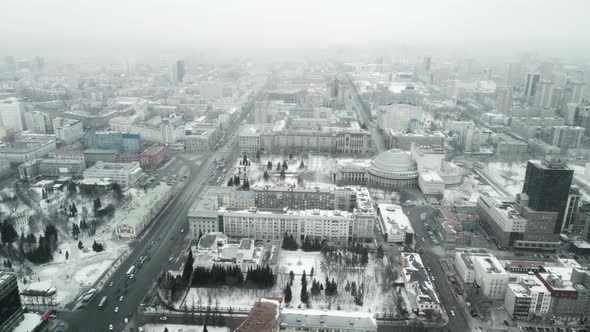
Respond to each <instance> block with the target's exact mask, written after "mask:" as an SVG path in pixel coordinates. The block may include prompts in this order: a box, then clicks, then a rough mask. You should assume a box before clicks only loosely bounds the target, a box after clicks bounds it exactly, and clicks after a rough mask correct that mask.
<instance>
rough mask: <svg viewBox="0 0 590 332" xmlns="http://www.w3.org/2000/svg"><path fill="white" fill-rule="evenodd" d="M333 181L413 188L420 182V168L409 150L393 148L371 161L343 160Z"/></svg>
mask: <svg viewBox="0 0 590 332" xmlns="http://www.w3.org/2000/svg"><path fill="white" fill-rule="evenodd" d="M332 181H333V182H335V183H346V184H358V185H368V186H374V187H384V188H413V187H416V186H417V184H418V168H417V166H416V162H415V161H414V158H412V156H411V155H410V154H409V153H408V152H405V151H402V150H399V149H392V150H388V151H385V152H382V153H380V154H379V155H377V156H376V157H374V158H373V159H371V160H370V161H368V160H367V161H360V160H356V161H350V160H346V161H343V162H342V163H341V164H339V165H338V169H337V171H336V172H335V173H333V174H332Z"/></svg>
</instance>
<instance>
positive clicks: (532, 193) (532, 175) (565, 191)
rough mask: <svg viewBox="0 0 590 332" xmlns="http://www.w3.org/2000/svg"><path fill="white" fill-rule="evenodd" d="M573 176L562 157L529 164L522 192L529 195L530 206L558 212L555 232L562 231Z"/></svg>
mask: <svg viewBox="0 0 590 332" xmlns="http://www.w3.org/2000/svg"><path fill="white" fill-rule="evenodd" d="M573 176H574V171H573V170H571V169H567V168H566V165H565V162H563V161H562V160H560V159H551V158H549V157H547V158H546V159H545V160H543V161H529V162H528V164H527V168H526V174H525V178H524V184H523V186H522V192H523V193H525V194H527V195H528V198H529V203H528V205H529V207H530V208H532V209H534V210H537V211H550V212H557V221H556V223H555V229H554V233H559V232H560V231H561V225H562V223H563V217H564V214H565V210H566V205H567V202H568V197H569V194H570V188H571V186H572V178H573Z"/></svg>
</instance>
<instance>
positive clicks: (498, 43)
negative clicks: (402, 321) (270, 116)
mask: <svg viewBox="0 0 590 332" xmlns="http://www.w3.org/2000/svg"><path fill="white" fill-rule="evenodd" d="M5 8H10V10H9V13H10V15H8V16H7V17H5V18H4V19H3V20H2V21H0V40H1V41H2V43H3V45H4V47H3V48H4V49H10V50H12V51H11V53H12V54H20V55H22V56H30V55H34V54H42V55H45V54H50V55H57V56H61V55H76V54H97V55H100V54H111V55H112V54H113V50H116V52H119V53H121V55H127V54H134V53H141V52H144V51H145V50H150V51H161V50H167V49H173V50H186V51H195V50H196V51H198V50H204V49H225V50H233V51H235V50H238V51H239V50H242V51H244V52H245V53H249V52H250V51H252V52H253V53H260V52H264V51H265V50H292V49H298V48H306V47H309V48H314V49H319V50H322V49H330V48H337V47H347V46H360V47H363V46H367V47H382V48H387V47H391V46H394V45H407V46H408V47H417V48H424V49H427V50H436V49H445V48H446V50H445V52H447V53H452V52H457V53H466V55H467V56H469V55H470V53H474V52H477V51H478V50H479V52H481V53H482V54H488V55H493V54H497V55H500V56H503V57H506V56H511V55H513V54H514V53H515V52H523V51H527V52H528V51H532V52H535V51H538V52H541V53H543V55H545V56H548V57H550V56H556V57H565V58H576V59H584V57H585V56H587V55H588V54H589V46H588V45H587V42H586V41H587V34H588V33H587V31H588V30H589V28H590V23H588V20H587V19H586V14H585V13H586V12H587V9H590V3H588V2H586V1H578V0H575V1H568V2H567V6H549V2H548V1H541V2H539V1H528V0H527V1H517V2H513V1H493V2H487V3H483V2H473V1H466V0H455V1H445V2H439V1H430V0H427V1H415V2H411V3H408V2H400V1H381V0H379V1H369V2H367V3H366V4H364V3H363V4H362V6H361V3H359V2H345V3H342V2H340V1H333V0H329V1H322V2H320V3H315V2H313V1H307V0H306V1H298V2H294V3H291V4H289V5H287V4H286V3H284V2H276V1H267V0H257V1H247V2H231V3H230V2H228V1H217V2H200V3H194V2H189V1H170V2H165V1H156V2H152V3H147V2H142V1H137V0H132V1H126V2H123V3H119V2H116V1H113V0H107V1H100V2H91V1H80V2H70V1H65V0H59V1H51V2H47V1H40V0H33V1H26V2H23V1H13V0H9V1H7V3H5ZM573 8H576V10H572V9H573Z"/></svg>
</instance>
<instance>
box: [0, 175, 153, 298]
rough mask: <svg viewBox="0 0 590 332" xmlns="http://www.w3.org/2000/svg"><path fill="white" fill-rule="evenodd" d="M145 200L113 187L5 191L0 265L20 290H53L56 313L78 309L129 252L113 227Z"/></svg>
mask: <svg viewBox="0 0 590 332" xmlns="http://www.w3.org/2000/svg"><path fill="white" fill-rule="evenodd" d="M143 195H145V193H144V192H143V191H141V190H136V189H127V190H123V189H121V188H120V187H118V186H112V185H110V186H106V187H105V186H94V185H83V184H78V185H76V184H74V183H73V182H70V184H67V183H66V184H64V185H63V186H61V187H58V186H55V185H54V183H53V181H48V180H42V181H40V182H38V183H35V184H32V185H29V184H26V183H17V184H16V185H15V187H14V188H6V189H3V190H2V192H1V193H0V216H1V217H2V219H3V220H4V222H3V223H2V230H3V231H2V235H3V236H2V248H1V249H0V260H1V261H2V262H3V263H4V266H5V267H7V265H10V268H11V269H12V270H13V271H15V272H16V274H17V276H18V281H19V289H21V290H24V289H29V290H35V289H36V287H41V288H46V287H45V286H46V285H50V286H51V287H55V289H56V290H57V294H56V295H55V296H54V298H53V299H52V302H53V303H54V304H55V306H56V307H57V308H65V307H67V306H68V304H72V305H73V301H74V300H75V299H76V298H77V296H79V295H80V294H82V293H83V292H85V291H87V290H88V289H90V288H92V287H95V286H96V284H97V282H98V281H99V279H100V278H101V276H103V275H104V274H105V273H106V272H107V271H108V270H109V269H110V268H111V266H112V264H113V263H114V262H116V261H117V259H118V258H119V257H121V256H122V255H123V254H124V253H126V252H127V251H128V249H129V245H128V240H123V239H117V238H115V237H114V236H113V229H114V224H115V221H116V220H118V219H119V218H122V217H123V216H124V215H125V209H126V208H127V206H128V204H129V202H131V200H132V199H133V198H136V197H141V196H143ZM48 230H49V232H48Z"/></svg>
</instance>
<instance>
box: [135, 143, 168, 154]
mask: <svg viewBox="0 0 590 332" xmlns="http://www.w3.org/2000/svg"><path fill="white" fill-rule="evenodd" d="M162 150H164V147H163V146H157V145H153V146H150V147H149V148H147V149H145V150H144V151H143V152H142V153H141V154H140V155H154V154H156V153H159V152H160V151H162Z"/></svg>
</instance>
